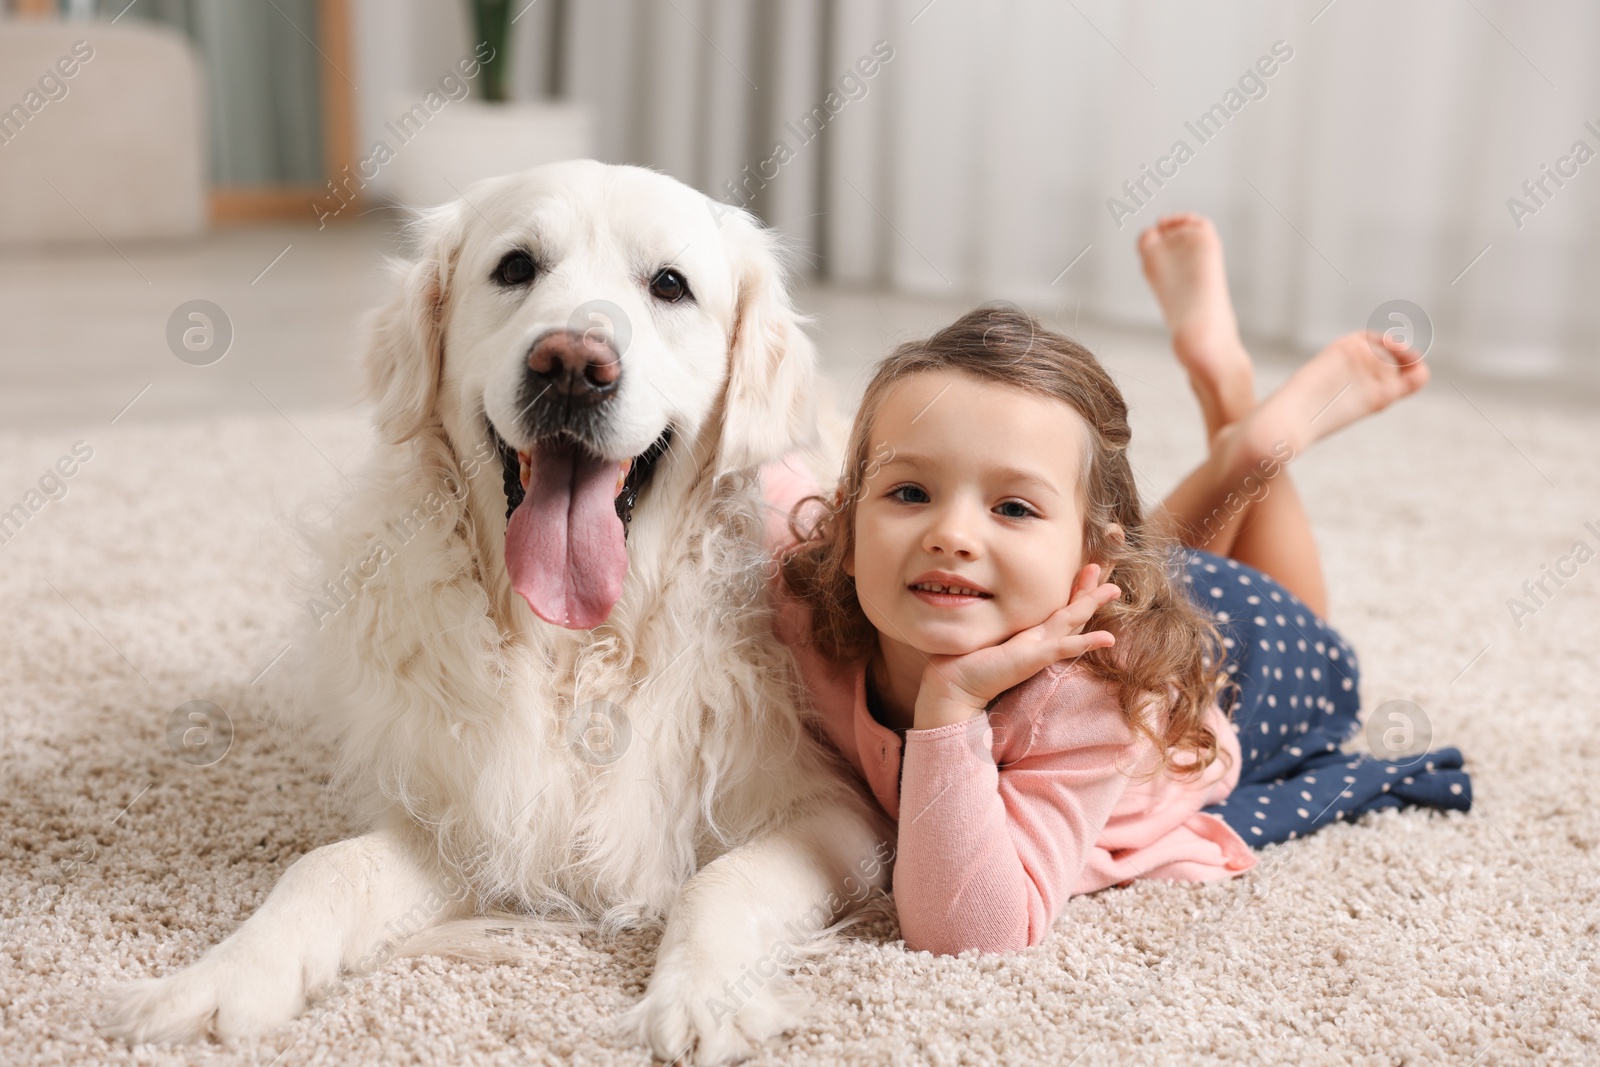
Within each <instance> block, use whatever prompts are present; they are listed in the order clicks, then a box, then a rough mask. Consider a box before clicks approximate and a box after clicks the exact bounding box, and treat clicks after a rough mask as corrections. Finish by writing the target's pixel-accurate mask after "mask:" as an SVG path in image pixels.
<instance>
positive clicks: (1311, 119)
mask: <svg viewBox="0 0 1600 1067" xmlns="http://www.w3.org/2000/svg"><path fill="white" fill-rule="evenodd" d="M551 2H552V0H542V3H543V4H549V3H551ZM534 10H537V9H534ZM550 25H562V26H564V32H563V33H562V39H561V40H560V41H555V42H548V41H545V42H538V41H537V40H536V39H537V36H538V34H539V33H541V32H543V29H542V28H541V27H547V26H550ZM522 32H523V35H524V37H531V38H534V40H529V41H528V42H527V44H526V50H527V53H528V54H529V55H533V56H541V55H545V54H546V53H547V52H548V46H549V45H551V44H553V46H554V47H555V48H556V49H558V50H559V52H560V55H561V60H562V62H561V69H562V71H563V76H562V81H563V85H562V86H561V88H562V90H563V94H564V95H568V96H571V97H574V98H577V99H582V100H586V101H589V102H591V103H592V104H594V105H595V107H596V108H597V111H598V116H599V123H600V152H601V155H602V156H603V158H606V159H610V160H613V161H618V162H639V163H647V164H650V165H654V166H657V167H660V168H661V169H663V170H665V171H667V172H668V173H671V174H673V175H675V176H677V177H679V178H681V179H683V180H685V181H688V182H690V183H691V184H693V185H695V186H697V187H698V188H700V189H702V190H704V191H705V192H707V193H708V194H710V195H712V196H715V197H718V198H721V199H726V200H730V201H733V200H736V199H743V198H745V197H748V196H749V192H750V191H751V190H754V196H753V197H750V198H749V202H750V203H751V205H752V206H753V207H754V208H755V209H756V210H757V211H758V212H759V213H760V214H761V215H762V216H763V217H764V218H765V219H766V220H767V221H768V222H769V223H771V224H773V225H776V226H778V227H781V228H782V229H784V230H785V231H787V232H788V233H789V234H790V235H791V236H793V237H794V238H795V239H796V240H797V241H798V242H800V243H801V245H802V246H803V247H804V248H805V249H806V251H807V252H808V254H809V256H810V263H811V264H812V266H813V269H814V270H815V271H816V272H817V273H818V274H819V276H821V277H822V278H824V279H826V280H829V281H831V282H834V283H838V284H849V285H854V284H860V285H873V286H888V287H892V288H895V289H899V290H903V291H910V292H917V293H945V294H958V295H961V296H965V297H970V298H971V299H973V300H974V301H977V300H981V299H990V298H996V297H1000V298H1008V299H1011V300H1015V301H1017V302H1019V303H1025V304H1030V303H1031V304H1034V305H1038V304H1043V305H1045V306H1060V307H1062V308H1064V309H1066V310H1067V312H1068V313H1069V314H1070V313H1072V312H1073V311H1074V310H1075V309H1077V308H1078V307H1080V306H1081V309H1082V313H1083V314H1085V315H1098V316H1101V317H1103V318H1109V319H1113V320H1118V321H1126V322H1148V323H1152V324H1153V323H1155V322H1156V321H1158V319H1157V311H1156V307H1155V304H1154V302H1153V301H1152V300H1151V298H1150V297H1149V295H1148V293H1147V291H1146V289H1145V286H1144V284H1143V281H1142V279H1141V277H1140V274H1139V269H1138V261H1137V257H1136V255H1135V253H1134V247H1133V242H1134V238H1135V236H1136V235H1137V233H1138V231H1139V230H1140V229H1141V228H1143V227H1144V226H1146V225H1148V224H1149V223H1150V222H1151V221H1152V220H1153V219H1154V218H1155V217H1156V216H1157V215H1158V214H1162V213H1165V212H1170V211H1178V210H1194V211H1200V212H1204V213H1206V214H1209V215H1211V216H1212V217H1213V218H1215V219H1216V221H1217V223H1218V225H1219V227H1220V229H1221V231H1222V235H1223V239H1224V242H1225V244H1226V248H1227V254H1228V266H1229V276H1230V281H1231V283H1232V286H1233V293H1234V297H1235V300H1236V302H1237V304H1238V307H1239V311H1240V317H1241V321H1242V325H1243V327H1244V329H1245V331H1246V333H1247V334H1249V335H1251V336H1254V337H1257V338H1263V339H1267V340H1272V341H1280V342H1286V343H1289V344H1292V345H1295V346H1299V347H1305V348H1314V347H1316V346H1318V345H1320V344H1321V343H1323V342H1325V341H1326V340H1327V339H1329V338H1330V337H1331V336H1333V335H1334V334H1336V333H1339V332H1343V331H1345V330H1349V329H1354V328H1357V327H1359V326H1361V325H1363V324H1365V323H1367V322H1368V320H1369V318H1370V316H1371V315H1372V313H1373V312H1374V310H1375V309H1377V308H1378V307H1379V306H1380V305H1383V304H1385V303H1386V302H1388V301H1391V300H1396V299H1400V300H1408V301H1411V302H1413V303H1415V304H1416V305H1418V306H1420V307H1421V308H1422V309H1423V310H1424V312H1425V313H1426V314H1427V316H1428V317H1429V319H1430V320H1431V322H1432V326H1433V330H1434V334H1435V338H1434V342H1433V349H1432V351H1431V352H1430V358H1431V359H1432V360H1433V361H1434V363H1435V366H1437V367H1460V368H1463V369H1470V370H1473V371H1476V372H1487V373H1492V374H1497V375H1506V376H1531V377H1546V376H1558V377H1563V378H1568V379H1582V380H1584V381H1585V382H1587V383H1590V384H1593V383H1596V382H1600V357H1597V347H1600V300H1597V299H1596V297H1597V296H1600V291H1597V290H1600V251H1597V248H1596V241H1595V238H1596V236H1597V231H1600V227H1597V224H1600V155H1596V154H1600V72H1597V71H1600V65H1597V64H1596V63H1595V62H1594V54H1595V51H1596V49H1597V47H1600V5H1596V4H1593V3H1586V2H1583V0H1548V2H1546V3H1541V4H1538V5H1526V4H1521V5H1519V4H1514V3H1511V2H1510V0H1448V2H1447V0H1432V2H1429V0H1423V2H1417V3H1410V4H1404V5H1400V4H1392V3H1382V2H1377V0H1333V2H1332V3H1331V4H1330V3H1328V0H1309V2H1306V3H1298V4H1292V5H1291V4H1285V3H1274V4H1260V3H1251V4H1245V3H1205V4H1201V3H1184V2H1178V0H1170V2H1161V3H1152V2H1145V3H1138V4H1135V3H1131V2H1125V0H1071V2H1067V0H931V2H930V0H759V2H758V0H573V2H570V3H569V5H568V8H567V9H566V14H565V18H563V19H560V20H551V19H548V18H546V19H545V20H544V21H543V22H538V23H537V24H536V20H534V19H532V18H531V17H530V19H529V20H528V23H527V25H526V26H524V27H523V28H522ZM880 41H881V42H884V44H883V45H882V46H879V51H880V53H881V52H882V51H883V49H884V48H887V49H892V58H890V59H888V61H887V62H882V61H880V62H879V65H878V69H877V70H876V71H875V73H874V74H873V75H872V76H871V77H865V76H863V75H862V74H861V73H860V71H861V69H862V68H860V67H858V63H860V62H861V61H863V60H864V59H866V58H868V57H872V56H873V53H874V45H875V43H876V42H880ZM1279 42H1281V43H1279ZM1275 46H1276V49H1277V54H1276V55H1275V54H1274V48H1275ZM1284 57H1287V58H1284ZM539 61H540V62H545V60H539ZM530 62H533V60H530ZM1258 63H1260V64H1261V65H1260V66H1259V67H1258V66H1257V64H1258ZM870 66H871V64H870V63H869V64H868V67H870ZM1267 69H1271V71H1272V73H1271V75H1270V76H1262V74H1261V72H1262V71H1264V70H1267ZM1252 71H1254V72H1255V75H1254V77H1251V74H1250V72H1252ZM849 75H853V76H854V77H855V78H856V79H857V81H856V82H854V83H852V82H845V81H843V79H845V78H846V77H847V76H849ZM1241 79H1244V81H1243V82H1242V83H1241ZM538 80H539V79H538V78H535V77H532V76H529V77H526V78H524V79H522V81H523V82H524V83H530V84H531V83H534V82H536V81H538ZM841 86H842V87H843V88H842V89H841ZM1230 90H1233V93H1232V95H1230ZM830 91H833V92H836V93H838V94H839V95H838V96H837V97H835V98H834V101H833V105H834V106H833V107H831V108H830V106H829V101H828V93H829V92H830ZM841 100H842V101H843V103H842V105H841V104H839V101H841ZM1214 105H1216V106H1219V107H1220V111H1219V112H1214V113H1213V114H1214V117H1213V118H1212V119H1211V122H1210V123H1209V124H1208V125H1206V126H1204V127H1202V128H1199V131H1198V134H1197V132H1195V131H1194V130H1192V129H1191V128H1190V127H1191V126H1196V124H1197V123H1198V121H1199V119H1200V117H1201V116H1202V115H1205V114H1207V113H1208V111H1209V110H1210V109H1212V108H1213V106H1214ZM818 108H822V109H823V111H822V113H823V114H824V115H826V116H827V119H826V122H825V123H823V122H821V121H819V120H817V119H816V118H815V115H816V110H815V109H818ZM834 112H836V113H834ZM807 115H813V116H814V117H813V126H814V127H816V126H821V127H824V128H823V129H822V132H821V134H820V136H815V137H813V138H811V139H810V140H809V142H805V143H802V137H803V136H804V135H805V134H806V132H807V131H806V129H805V127H804V124H803V123H802V121H801V120H802V118H803V117H804V116H807ZM1586 122H1587V123H1589V125H1585V124H1586ZM1219 127H1220V128H1219ZM797 130H799V131H800V133H799V134H798V135H797V133H796V131H797ZM1199 134H1208V135H1209V136H1206V137H1205V138H1204V139H1203V140H1202V137H1201V136H1199ZM779 141H782V142H784V143H785V145H786V146H787V148H788V149H789V152H790V155H791V156H792V158H787V159H786V160H785V161H783V162H782V163H781V165H779V166H777V167H776V172H775V177H773V178H772V179H771V180H770V181H768V182H766V184H765V187H764V188H759V189H755V188H754V187H755V185H756V184H757V183H755V182H754V181H747V182H746V183H745V184H744V186H743V188H744V189H745V193H743V194H741V195H740V196H739V197H735V196H732V195H730V194H729V193H728V191H727V187H726V184H725V183H727V182H729V181H730V180H731V181H734V182H735V183H736V184H738V183H739V182H740V181H741V179H743V178H745V176H746V175H747V174H748V173H761V171H760V168H762V167H763V166H765V169H766V173H769V174H770V173H773V171H774V167H773V165H772V161H773V160H774V158H775V152H774V149H775V146H776V143H777V142H779ZM1178 141H1183V142H1185V143H1186V144H1187V146H1188V148H1189V150H1190V152H1192V155H1190V156H1184V158H1183V161H1182V162H1181V163H1179V162H1178V161H1177V160H1176V159H1174V158H1172V156H1171V153H1172V150H1173V148H1174V147H1175V142H1178ZM1580 141H1581V142H1583V143H1584V145H1585V146H1586V148H1585V149H1583V150H1579V151H1577V152H1576V153H1575V149H1577V143H1578V142H1580ZM1586 153H1587V154H1586ZM1180 155H1182V153H1180ZM1589 155H1596V158H1594V159H1592V160H1591V159H1589V158H1588V156H1589ZM1164 157H1166V162H1164V163H1163V162H1162V160H1163V158H1164ZM1579 157H1582V159H1581V160H1580V158H1579ZM1146 166H1149V167H1150V168H1152V169H1155V168H1157V167H1160V168H1162V169H1163V170H1165V171H1166V172H1167V173H1168V174H1169V175H1170V176H1169V177H1166V178H1163V179H1162V181H1163V183H1164V184H1161V185H1160V186H1157V185H1156V183H1155V180H1154V179H1153V178H1150V177H1145V176H1144V171H1143V168H1144V167H1146ZM746 168H750V171H747V170H746ZM1547 168H1548V169H1547ZM1552 172H1558V173H1557V177H1556V178H1551V177H1550V174H1551V173H1552ZM1562 175H1565V176H1562ZM1141 179H1142V184H1143V192H1142V193H1139V194H1138V195H1139V199H1138V200H1135V199H1133V198H1132V197H1130V196H1129V195H1128V194H1127V193H1126V192H1124V186H1123V183H1124V182H1140V181H1141ZM1557 181H1559V182H1560V184H1559V185H1558V184H1557ZM1524 182H1529V183H1530V188H1531V189H1532V194H1531V195H1530V193H1529V192H1528V191H1527V190H1526V189H1525V188H1524V185H1523V183H1524ZM1136 192H1137V190H1136ZM1113 197H1116V198H1118V199H1120V200H1121V201H1122V202H1123V204H1124V205H1125V207H1126V209H1127V210H1128V211H1131V212H1132V214H1131V215H1124V217H1120V218H1114V217H1113V212H1112V210H1111V209H1110V208H1109V207H1108V201H1110V200H1111V199H1112V198H1113ZM1513 197H1516V198H1517V199H1518V200H1520V201H1521V203H1522V204H1523V205H1525V207H1526V208H1527V209H1528V210H1526V211H1524V210H1521V209H1518V210H1516V211H1515V212H1514V211H1513V205H1508V201H1509V200H1510V199H1511V198H1513ZM1117 214H1123V213H1122V212H1118V213H1117ZM1119 223H1120V226H1119ZM1086 249H1087V251H1085V250H1086ZM1485 250H1487V251H1485ZM1080 256H1081V258H1080ZM1069 264H1070V269H1067V268H1068V267H1069Z"/></svg>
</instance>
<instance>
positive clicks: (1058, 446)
mask: <svg viewBox="0 0 1600 1067" xmlns="http://www.w3.org/2000/svg"><path fill="white" fill-rule="evenodd" d="M1085 437H1086V434H1085V427H1084V425H1083V422H1082V420H1081V418H1080V417H1079V416H1078V414H1077V412H1075V411H1074V410H1073V409H1072V408H1070V407H1068V406H1067V405H1066V404H1064V403H1062V402H1061V401H1059V400H1053V399H1050V398H1048V397H1041V396H1037V395H1035V394H1033V393H1029V392H1025V391H1023V390H1021V389H1017V388H1015V387H1012V386H1007V385H1000V384H997V383H992V382H983V381H979V380H978V379H976V378H972V377H969V376H967V375H965V374H961V373H960V372H957V371H925V372H922V373H919V374H914V375H912V376H911V377H909V378H907V379H905V380H903V381H901V382H898V383H897V384H895V385H894V386H893V387H892V388H891V389H890V392H889V395H888V396H887V397H886V398H885V399H884V402H883V405H882V407H881V408H880V409H879V411H878V415H877V418H876V420H875V422H874V425H873V427H872V434H871V438H870V439H871V442H872V447H873V449H874V452H875V454H880V455H882V454H888V455H889V456H890V458H889V460H888V461H887V462H885V463H883V464H882V465H881V466H880V467H879V468H878V469H877V470H876V471H869V473H870V477H869V478H867V480H866V481H865V482H864V484H863V486H862V494H861V499H860V500H859V501H858V502H857V505H856V516H855V553H854V557H853V558H852V559H850V560H847V561H846V566H845V571H846V573H848V574H850V575H851V576H853V577H854V578H855V580H856V594H857V598H858V599H859V600H860V602H861V607H862V610H863V611H865V612H866V615H867V618H868V619H869V620H870V621H871V622H872V625H873V626H875V627H876V628H877V629H878V632H879V635H880V639H881V640H883V641H885V642H897V643H900V644H904V645H910V646H912V647H914V648H916V649H918V650H920V651H921V652H923V653H926V654H944V655H964V654H965V653H968V652H972V651H974V650H976V649H979V648H985V647H988V646H990V645H994V644H998V643H1000V642H1002V641H1005V640H1007V639H1009V638H1010V637H1011V636H1012V635H1014V634H1016V633H1017V632H1018V631H1020V630H1024V629H1027V628H1028V627H1030V626H1036V625H1038V624H1039V623H1041V622H1043V621H1044V620H1045V619H1046V618H1048V617H1049V616H1050V614H1051V613H1052V612H1054V611H1056V610H1057V609H1059V608H1062V607H1064V606H1065V605H1066V604H1067V601H1068V600H1069V599H1071V595H1072V582H1073V579H1074V578H1075V577H1076V576H1077V573H1078V571H1079V569H1080V568H1081V567H1082V566H1083V564H1084V560H1083V512H1082V509H1081V506H1080V504H1079V502H1078V472H1079V471H1080V470H1081V469H1082V467H1083V461H1084V452H1083V450H1084V446H1085ZM885 444H887V445H888V448H887V449H886V448H884V445H885ZM890 449H892V450H893V451H892V452H890V451H889V450H890ZM930 572H943V573H944V574H945V575H946V576H947V577H944V578H940V577H938V576H936V575H935V576H930ZM923 582H935V583H938V584H942V585H956V586H965V587H966V588H967V589H969V590H974V591H976V592H977V593H978V595H971V594H970V593H957V594H955V595H951V594H948V593H940V592H927V591H922V590H919V589H917V588H916V586H917V585H919V584H920V583H923Z"/></svg>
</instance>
